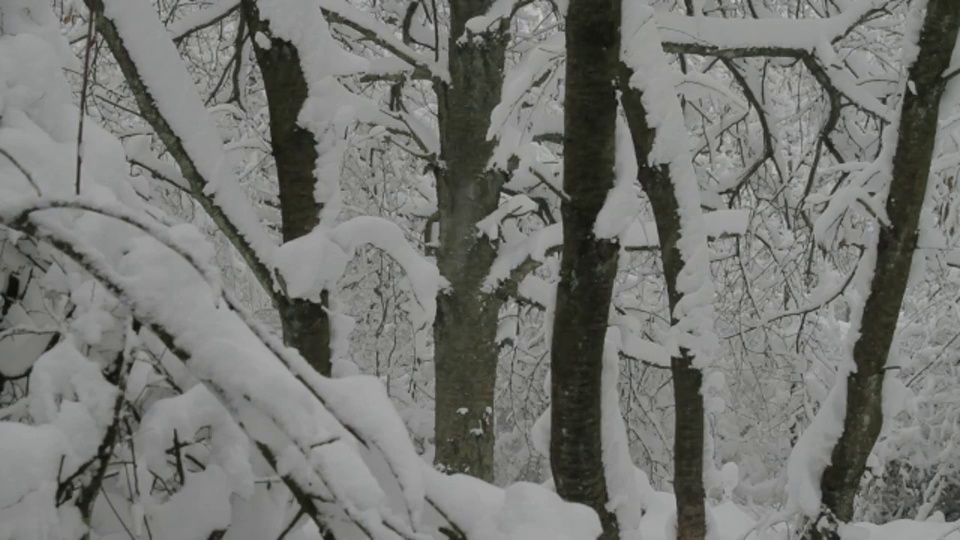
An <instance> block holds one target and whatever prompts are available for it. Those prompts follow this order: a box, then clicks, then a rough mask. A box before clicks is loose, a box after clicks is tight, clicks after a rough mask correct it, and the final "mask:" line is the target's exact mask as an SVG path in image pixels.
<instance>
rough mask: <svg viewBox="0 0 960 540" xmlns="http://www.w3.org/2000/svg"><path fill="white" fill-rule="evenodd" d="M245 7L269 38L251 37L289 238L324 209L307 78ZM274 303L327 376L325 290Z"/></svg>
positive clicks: (250, 21)
mask: <svg viewBox="0 0 960 540" xmlns="http://www.w3.org/2000/svg"><path fill="white" fill-rule="evenodd" d="M241 8H242V14H243V17H244V20H245V21H246V24H247V27H248V28H250V35H256V34H257V33H258V32H259V33H262V34H264V35H266V36H268V37H269V38H270V47H269V48H263V47H261V46H260V44H259V43H258V42H257V40H252V41H253V50H254V53H255V54H256V57H257V64H258V65H259V66H260V74H261V75H262V77H263V86H264V90H266V93H267V107H268V109H269V111H270V139H271V141H270V142H271V148H272V150H273V158H274V163H275V165H276V169H277V183H278V187H279V198H280V216H281V221H282V223H281V230H282V233H283V241H284V242H289V241H290V240H294V239H296V238H299V237H301V236H303V235H305V234H307V233H309V232H310V231H312V230H313V229H314V227H316V226H317V224H318V223H319V218H320V210H321V205H320V204H318V203H317V202H316V198H315V197H314V194H313V192H314V186H316V183H317V180H318V179H317V178H316V174H315V170H316V162H317V148H316V140H315V139H314V137H313V134H312V133H310V132H309V131H307V130H306V129H304V128H302V127H300V125H299V124H298V123H297V117H298V116H299V114H300V111H301V109H303V104H304V102H305V101H306V99H307V93H308V92H307V81H306V79H305V78H304V75H303V70H302V68H301V67H300V55H299V53H298V52H297V48H296V47H295V46H294V45H293V44H292V43H290V42H288V41H284V40H282V39H277V38H275V37H273V36H272V35H271V34H270V28H269V25H268V24H267V23H266V22H265V21H263V20H262V19H261V18H260V14H259V12H258V10H257V3H256V0H243V2H242V3H241ZM318 271H319V270H318ZM275 304H276V306H277V311H278V312H279V314H280V323H281V326H282V327H283V339H284V341H285V342H286V344H287V345H289V346H291V347H294V348H295V349H297V350H298V351H299V352H300V354H301V355H303V357H304V358H305V359H306V360H307V361H308V362H309V363H310V365H311V366H313V368H314V369H316V370H317V371H318V372H319V373H321V374H322V375H326V376H329V375H330V370H331V365H330V360H331V359H330V324H329V320H328V317H327V312H326V309H325V308H326V304H327V295H326V292H324V293H323V295H322V296H321V301H320V302H311V301H308V300H302V299H296V298H290V297H288V296H286V295H278V296H277V297H276V298H275Z"/></svg>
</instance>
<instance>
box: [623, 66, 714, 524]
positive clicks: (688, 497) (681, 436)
mask: <svg viewBox="0 0 960 540" xmlns="http://www.w3.org/2000/svg"><path fill="white" fill-rule="evenodd" d="M631 74H632V72H631V70H630V69H629V68H627V67H626V66H623V65H621V67H620V88H621V90H622V97H621V100H622V103H623V108H624V111H625V112H626V116H627V123H628V125H629V128H630V134H631V137H632V138H633V147H634V151H635V153H636V155H637V164H638V166H639V171H638V175H637V178H638V180H639V181H640V185H641V187H642V188H643V190H644V192H645V193H646V195H647V197H648V198H649V199H650V206H651V208H652V210H653V215H654V221H655V222H656V224H657V233H658V235H659V237H660V258H661V262H662V264H663V277H664V281H665V282H666V286H667V300H668V303H669V308H670V313H671V323H672V324H677V322H678V321H677V320H676V319H675V318H673V316H672V314H673V313H674V310H675V308H676V306H677V303H678V302H680V299H681V298H682V297H683V295H682V294H681V293H680V292H679V291H678V290H677V279H678V277H679V276H680V272H681V271H682V270H683V266H684V261H683V257H682V256H681V254H680V249H679V247H678V246H677V242H678V241H679V240H680V214H679V201H677V198H676V193H675V191H674V187H673V181H672V180H671V178H670V170H669V169H668V168H667V167H666V166H651V165H649V163H648V162H647V156H648V155H650V151H651V150H652V149H653V143H654V140H655V138H656V130H655V129H654V128H652V127H650V126H649V125H648V124H647V111H646V109H645V108H644V105H643V101H642V98H643V95H642V94H641V93H640V92H639V91H638V90H636V89H635V88H631V87H630V85H629V80H630V75H631ZM670 371H671V375H672V378H673V396H674V403H675V409H674V440H673V453H674V461H673V489H674V493H675V494H676V497H677V538H678V539H679V540H703V538H704V537H705V536H706V532H707V521H706V510H705V508H704V496H705V493H704V487H703V445H704V417H703V415H704V408H703V396H702V395H701V394H700V387H701V385H702V384H703V375H702V373H701V372H700V370H699V369H697V368H695V367H693V356H692V355H691V354H690V351H689V350H687V349H684V348H681V349H680V356H675V357H673V358H671V359H670Z"/></svg>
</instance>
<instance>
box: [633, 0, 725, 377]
mask: <svg viewBox="0 0 960 540" xmlns="http://www.w3.org/2000/svg"><path fill="white" fill-rule="evenodd" d="M622 33H623V42H622V44H621V47H622V48H621V56H620V58H621V60H622V62H623V65H624V66H625V68H626V69H627V70H629V72H630V77H629V88H630V89H632V90H635V91H637V92H639V94H640V100H641V103H642V105H643V109H644V112H645V122H646V128H647V129H649V130H653V132H654V134H653V141H652V144H651V146H650V153H649V155H648V156H646V161H647V164H648V165H649V166H650V167H653V168H665V169H666V173H667V174H668V176H669V180H670V182H671V183H672V185H673V194H674V197H675V199H676V204H677V214H678V216H679V221H680V230H679V233H680V237H679V240H678V241H677V249H678V251H679V252H680V256H681V258H682V259H683V269H682V271H681V272H680V275H679V276H678V277H677V292H678V293H679V294H680V295H681V299H680V300H679V301H678V302H677V304H676V306H675V308H674V310H673V313H672V315H673V318H674V319H675V320H676V321H677V323H676V324H675V326H674V329H673V337H672V343H668V344H667V346H668V349H669V350H670V352H671V355H672V356H677V355H679V349H680V348H683V349H686V350H688V351H689V352H690V354H691V355H692V356H693V357H694V358H695V364H696V365H697V367H704V366H705V365H706V363H707V362H708V361H709V358H710V357H711V356H712V355H713V353H714V351H715V350H716V348H717V346H718V344H717V337H716V335H715V334H714V332H713V320H714V315H713V294H714V290H713V282H712V279H711V276H710V264H709V263H710V261H709V251H708V248H707V232H706V225H705V222H704V218H703V213H702V211H701V209H700V188H699V186H698V184H697V177H696V174H695V172H694V170H693V164H692V163H691V160H690V156H691V153H690V144H689V140H688V136H687V129H686V126H685V124H684V121H683V111H682V110H681V109H680V101H679V100H678V99H677V93H676V85H675V84H674V82H675V81H676V79H677V76H676V74H675V73H674V72H673V70H672V69H671V67H670V64H669V62H668V60H667V57H666V54H665V53H664V51H663V46H662V44H661V41H660V34H659V31H658V29H657V24H656V20H655V18H654V11H653V9H652V8H651V7H650V6H648V5H646V4H645V3H644V2H635V1H627V2H624V5H623V28H622ZM634 136H636V135H634ZM638 159H643V158H642V157H640V156H638Z"/></svg>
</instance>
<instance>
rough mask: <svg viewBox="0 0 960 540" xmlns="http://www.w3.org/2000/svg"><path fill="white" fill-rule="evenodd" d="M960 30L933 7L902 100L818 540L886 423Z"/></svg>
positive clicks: (938, 2)
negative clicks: (888, 383)
mask: <svg viewBox="0 0 960 540" xmlns="http://www.w3.org/2000/svg"><path fill="white" fill-rule="evenodd" d="M958 27H960V2H956V0H930V2H929V4H928V5H927V15H926V18H925V20H924V23H923V28H922V30H921V34H920V53H919V56H918V59H917V61H916V62H915V63H914V64H913V66H911V68H910V71H909V74H908V76H909V80H910V81H912V83H913V85H914V86H915V91H911V90H908V91H907V92H906V95H905V96H904V98H903V108H902V111H901V115H900V130H899V133H898V136H897V150H896V154H895V155H894V159H893V179H892V180H891V185H890V195H889V197H888V199H887V205H886V210H887V215H888V216H889V218H890V225H889V226H888V227H883V228H882V229H881V231H880V238H879V241H878V246H877V261H876V271H875V274H874V278H873V282H872V283H871V284H870V293H869V295H868V296H867V298H866V301H865V302H864V306H863V318H862V323H861V327H860V336H859V338H858V339H857V341H856V343H855V344H854V348H853V360H854V362H855V363H856V371H855V372H854V373H852V374H850V376H849V377H848V378H847V406H846V416H845V417H844V425H843V428H844V429H843V435H842V436H841V437H840V440H839V441H837V444H836V446H835V447H834V449H833V454H832V456H831V464H830V466H829V467H827V469H826V471H824V473H823V477H822V479H821V489H822V493H823V497H822V508H823V510H822V514H821V516H820V519H818V522H817V523H816V524H814V526H811V527H809V529H808V530H807V533H806V536H807V537H808V538H811V539H835V538H838V534H837V532H836V524H837V523H838V522H841V523H842V522H848V521H850V520H851V519H852V518H853V510H854V499H855V497H856V494H857V490H858V488H859V486H860V479H861V478H862V476H863V472H864V469H865V467H866V462H867V458H868V457H869V455H870V452H871V450H872V449H873V445H874V443H875V442H876V440H877V437H878V435H879V434H880V428H881V426H882V424H883V407H882V404H883V378H884V375H885V372H886V371H885V367H886V363H887V357H888V355H889V353H890V346H891V343H892V342H893V336H894V332H895V330H896V327H897V319H898V318H899V315H900V306H901V304H902V302H903V295H904V292H905V291H906V288H907V282H908V280H909V277H910V267H911V262H912V260H913V255H914V251H915V250H916V247H917V236H918V230H917V227H918V223H919V219H920V212H921V210H922V208H923V200H924V196H925V193H926V190H927V183H928V179H929V177H930V164H931V161H932V159H933V152H934V149H935V142H936V135H937V128H938V125H937V120H938V117H939V111H940V99H941V97H942V96H943V91H944V88H945V86H946V84H945V81H944V80H943V77H942V75H943V73H944V72H945V71H946V70H947V69H948V68H949V67H950V58H951V55H952V53H953V49H954V46H955V45H956V42H957V30H958Z"/></svg>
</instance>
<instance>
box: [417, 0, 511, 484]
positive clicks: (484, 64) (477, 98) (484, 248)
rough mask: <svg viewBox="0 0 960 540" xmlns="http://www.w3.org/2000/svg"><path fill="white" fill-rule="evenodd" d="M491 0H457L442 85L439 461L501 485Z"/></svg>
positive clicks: (501, 39) (496, 91)
mask: <svg viewBox="0 0 960 540" xmlns="http://www.w3.org/2000/svg"><path fill="white" fill-rule="evenodd" d="M492 5H493V1H492V0H451V1H450V4H449V7H450V38H449V41H448V43H447V47H448V51H449V61H448V66H447V67H448V70H449V73H450V80H449V81H442V80H439V79H435V80H434V89H435V91H436V94H437V102H438V120H439V124H440V146H441V154H440V158H441V163H442V165H441V167H440V168H439V169H438V170H436V179H437V203H438V210H439V224H440V237H439V248H438V250H437V265H438V266H439V268H440V273H441V274H443V276H444V277H445V278H447V280H448V281H449V282H450V288H449V290H448V291H446V292H444V293H442V294H441V295H440V297H439V298H438V299H437V317H436V321H435V323H434V341H435V352H434V361H435V366H436V371H435V373H436V403H435V407H436V408H435V418H436V439H435V444H436V458H435V462H436V464H437V466H438V467H439V468H441V469H442V470H444V471H447V472H456V473H467V474H470V475H472V476H475V477H477V478H482V479H484V480H488V481H490V480H493V472H494V463H493V449H494V423H493V407H494V393H495V388H496V375H497V361H498V359H499V350H498V347H497V342H496V336H497V324H498V317H499V312H500V307H501V305H502V300H500V299H499V298H498V297H497V296H496V295H494V294H492V293H489V292H486V291H484V290H483V284H484V281H485V279H486V277H487V275H488V274H489V273H490V267H491V265H492V264H493V261H494V259H495V258H496V256H497V246H496V245H495V244H494V243H492V242H491V240H490V239H488V238H486V237H484V236H480V235H479V234H478V232H479V231H478V229H477V223H478V222H479V221H480V220H482V219H483V218H485V217H487V216H488V215H489V214H490V213H492V212H493V211H494V210H496V209H497V206H498V205H499V202H500V188H501V186H502V185H503V182H504V176H503V173H502V172H499V171H495V170H492V169H491V168H490V167H489V166H488V164H489V162H490V158H491V157H492V155H493V151H494V148H495V146H496V141H493V140H487V131H488V129H489V126H490V114H491V112H492V111H493V109H494V107H496V106H497V104H498V103H499V102H500V94H501V87H502V85H503V70H504V60H505V56H504V55H505V51H506V46H507V41H508V33H507V30H508V25H509V22H508V21H507V20H502V21H501V22H500V23H498V24H496V25H494V27H493V28H490V29H488V30H487V31H485V32H484V33H480V34H475V33H473V32H471V31H469V30H468V29H467V27H466V23H467V21H468V20H470V19H471V18H473V17H478V16H481V15H484V14H486V13H487V11H488V10H489V9H490V8H491V6H492Z"/></svg>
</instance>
